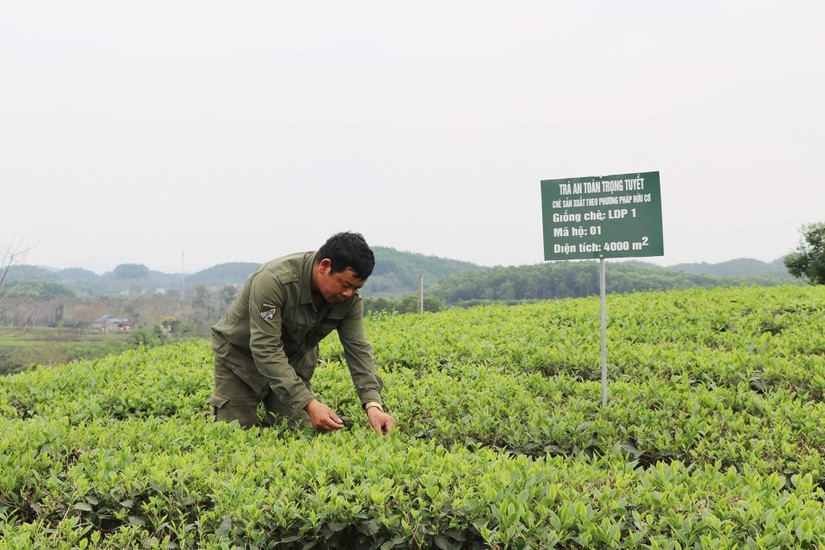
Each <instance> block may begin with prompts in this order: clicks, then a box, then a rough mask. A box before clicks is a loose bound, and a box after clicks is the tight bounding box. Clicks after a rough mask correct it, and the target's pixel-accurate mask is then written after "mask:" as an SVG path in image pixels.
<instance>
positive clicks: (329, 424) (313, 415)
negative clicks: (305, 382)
mask: <svg viewBox="0 0 825 550" xmlns="http://www.w3.org/2000/svg"><path fill="white" fill-rule="evenodd" d="M304 410H305V411H306V412H307V414H308V415H309V422H310V424H312V427H313V428H315V429H316V430H326V431H330V430H340V429H341V428H343V427H344V421H343V420H341V418H340V417H339V416H338V415H337V414H335V411H333V410H332V409H330V408H329V407H327V406H326V405H324V404H323V403H321V402H320V401H318V400H317V399H313V400H312V401H310V402H309V404H308V405H307V406H306V407H304Z"/></svg>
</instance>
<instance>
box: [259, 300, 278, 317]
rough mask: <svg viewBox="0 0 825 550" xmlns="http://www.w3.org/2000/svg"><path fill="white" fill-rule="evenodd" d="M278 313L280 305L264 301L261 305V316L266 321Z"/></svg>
mask: <svg viewBox="0 0 825 550" xmlns="http://www.w3.org/2000/svg"><path fill="white" fill-rule="evenodd" d="M277 314H278V306H276V305H272V304H267V303H264V304H262V305H261V318H262V319H263V320H264V321H271V320H273V319H274V318H275V316H276V315H277Z"/></svg>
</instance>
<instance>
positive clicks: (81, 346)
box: [0, 326, 130, 374]
mask: <svg viewBox="0 0 825 550" xmlns="http://www.w3.org/2000/svg"><path fill="white" fill-rule="evenodd" d="M129 338H130V334H129V333H125V332H120V333H108V334H96V333H88V332H83V331H81V330H76V329H67V328H53V327H8V326H0V374H6V373H10V372H19V371H21V370H25V369H28V368H31V367H33V366H36V365H46V366H50V365H59V364H64V363H69V362H71V361H77V360H81V359H93V358H96V357H102V356H105V355H108V354H111V353H118V352H122V351H123V350H125V349H127V348H128V347H129Z"/></svg>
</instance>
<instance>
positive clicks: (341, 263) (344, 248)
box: [315, 231, 375, 281]
mask: <svg viewBox="0 0 825 550" xmlns="http://www.w3.org/2000/svg"><path fill="white" fill-rule="evenodd" d="M324 258H329V259H330V260H331V261H332V265H331V272H332V273H339V272H341V271H346V269H347V268H349V269H352V271H353V273H355V277H357V278H358V279H361V280H362V281H365V280H366V279H367V277H369V276H370V275H371V274H372V269H373V268H374V267H375V256H374V255H373V253H372V250H370V247H369V245H367V241H366V240H364V236H363V235H361V234H360V233H353V232H351V231H344V232H343V233H336V234H335V235H333V236H332V237H330V238H329V239H327V242H325V243H324V244H323V246H321V248H319V249H318V253H317V254H316V255H315V261H316V262H320V261H321V260H323V259H324Z"/></svg>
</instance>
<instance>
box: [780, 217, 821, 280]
mask: <svg viewBox="0 0 825 550" xmlns="http://www.w3.org/2000/svg"><path fill="white" fill-rule="evenodd" d="M800 232H801V233H802V240H801V241H800V243H799V245H798V246H797V247H796V252H792V253H790V254H788V255H787V256H785V267H787V268H788V271H789V272H790V274H791V275H793V276H794V277H797V278H799V279H802V280H803V281H806V282H808V283H809V284H812V285H823V284H825V222H820V223H813V224H810V225H803V226H802V229H801V230H800Z"/></svg>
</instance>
